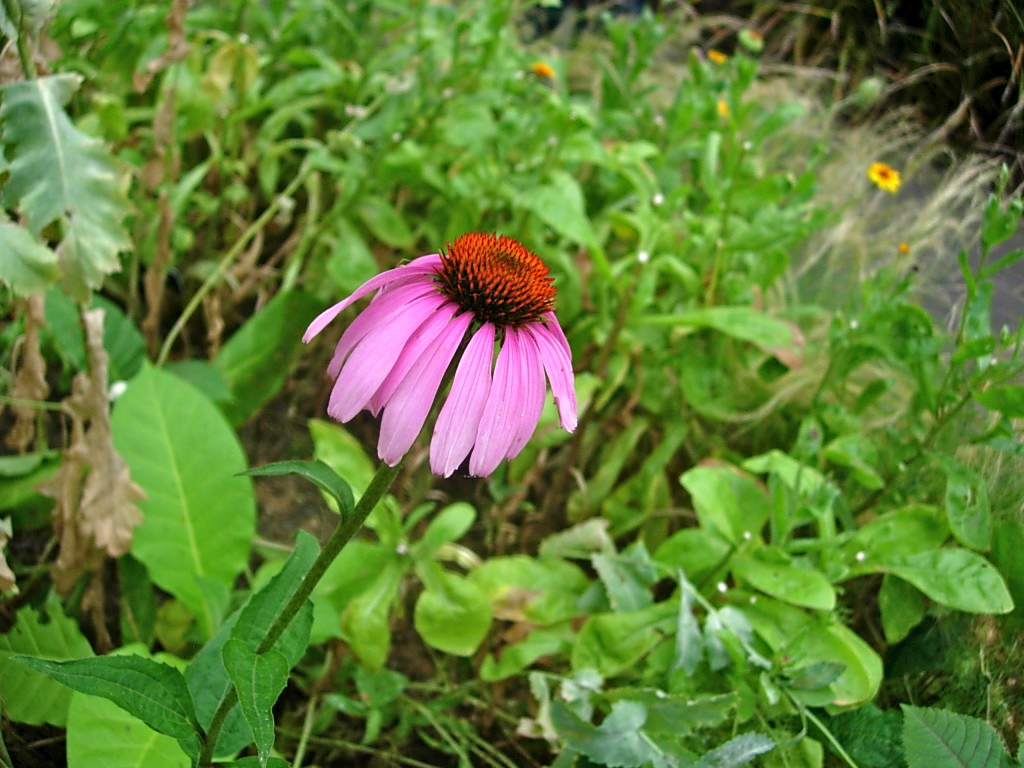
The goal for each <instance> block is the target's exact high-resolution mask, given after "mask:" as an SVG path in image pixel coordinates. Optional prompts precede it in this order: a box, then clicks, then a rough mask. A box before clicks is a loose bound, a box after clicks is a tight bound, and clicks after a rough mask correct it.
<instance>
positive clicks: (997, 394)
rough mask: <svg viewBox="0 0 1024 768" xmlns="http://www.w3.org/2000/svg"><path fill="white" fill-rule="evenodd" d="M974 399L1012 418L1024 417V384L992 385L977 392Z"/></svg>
mask: <svg viewBox="0 0 1024 768" xmlns="http://www.w3.org/2000/svg"><path fill="white" fill-rule="evenodd" d="M974 399H975V400H977V401H978V402H979V403H981V404H982V405H984V406H985V407H986V408H991V409H992V410H993V411H999V412H1000V413H1001V414H1003V415H1004V416H1007V417H1009V418H1011V419H1020V418H1024V386H1022V385H1019V384H1014V385H1009V386H1004V387H992V388H990V389H986V390H984V391H982V392H978V393H976V394H975V395H974Z"/></svg>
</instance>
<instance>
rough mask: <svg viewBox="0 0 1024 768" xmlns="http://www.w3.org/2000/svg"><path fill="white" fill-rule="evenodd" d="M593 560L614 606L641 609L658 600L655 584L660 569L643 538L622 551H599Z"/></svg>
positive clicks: (626, 609) (609, 599)
mask: <svg viewBox="0 0 1024 768" xmlns="http://www.w3.org/2000/svg"><path fill="white" fill-rule="evenodd" d="M590 561H591V563H592V564H593V566H594V570H595V571H597V575H598V576H599V577H600V579H601V584H603V585H604V588H605V591H606V592H607V593H608V602H609V603H611V606H612V609H613V610H616V611H638V610H640V609H641V608H646V607H647V606H648V605H650V604H651V603H652V602H653V601H654V598H653V596H652V595H651V586H652V585H653V584H654V582H655V581H657V580H658V571H657V569H656V568H655V566H654V562H653V561H652V560H651V556H650V555H649V554H648V553H647V548H646V547H645V546H644V544H643V542H642V541H638V542H636V543H635V544H631V545H630V546H629V547H628V548H626V549H625V550H624V551H623V552H621V553H619V554H614V555H613V554H604V553H601V552H598V553H596V554H594V555H592V556H591V558H590Z"/></svg>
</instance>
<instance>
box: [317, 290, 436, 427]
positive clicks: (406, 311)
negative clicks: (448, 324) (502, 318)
mask: <svg viewBox="0 0 1024 768" xmlns="http://www.w3.org/2000/svg"><path fill="white" fill-rule="evenodd" d="M435 299H438V300H440V297H435V296H434V295H430V296H425V297H421V298H420V299H419V300H418V301H413V302H411V303H408V304H403V305H400V306H399V308H398V311H395V312H392V313H390V314H388V315H387V316H386V317H385V319H386V321H387V322H380V323H378V324H377V325H376V326H375V327H373V328H371V329H370V330H369V332H367V333H366V334H365V335H364V336H363V338H362V340H361V341H360V342H359V344H358V345H357V346H356V348H355V349H354V350H353V351H352V353H351V354H350V355H349V356H348V359H347V360H345V364H344V367H342V368H341V370H340V371H339V372H338V374H337V377H338V378H337V381H335V383H334V389H332V390H331V399H330V402H329V404H328V406H327V413H328V414H330V416H331V417H333V418H335V419H337V420H338V421H340V422H342V423H345V422H346V421H348V420H349V419H351V418H352V417H353V416H355V415H356V414H357V413H359V411H361V410H363V408H366V407H367V406H368V405H369V400H370V397H371V396H372V395H373V393H374V392H376V391H377V389H378V388H379V387H380V384H381V382H382V381H384V379H385V378H386V377H387V375H388V374H389V373H390V372H391V369H392V368H393V367H394V365H395V361H396V360H397V359H398V357H399V355H400V354H401V352H402V350H403V349H404V348H405V345H406V343H407V342H408V341H409V337H410V336H412V335H413V334H414V333H415V332H416V331H417V330H418V329H419V328H420V326H422V325H423V323H424V321H425V320H426V319H427V318H428V317H430V315H431V313H432V312H433V310H434V309H436V303H437V302H435ZM369 311H370V310H369V308H367V309H366V310H364V312H363V315H365V314H367V313H368V312H369ZM360 317H362V315H360ZM338 360H340V357H336V358H335V359H334V361H332V363H331V364H332V365H334V363H335V362H337V361H338Z"/></svg>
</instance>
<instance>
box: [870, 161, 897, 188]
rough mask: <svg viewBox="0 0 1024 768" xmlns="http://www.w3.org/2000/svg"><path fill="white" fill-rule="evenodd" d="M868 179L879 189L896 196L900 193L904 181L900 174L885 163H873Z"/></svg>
mask: <svg viewBox="0 0 1024 768" xmlns="http://www.w3.org/2000/svg"><path fill="white" fill-rule="evenodd" d="M868 178H869V179H871V181H873V182H874V183H875V186H877V187H878V188H879V189H884V190H885V191H886V192H891V193H892V194H894V195H895V194H896V193H897V192H899V189H900V185H901V184H902V183H903V180H902V179H900V172H899V171H897V170H896V169H895V168H893V167H892V166H891V165H886V164H885V163H872V164H871V165H870V167H869V168H868Z"/></svg>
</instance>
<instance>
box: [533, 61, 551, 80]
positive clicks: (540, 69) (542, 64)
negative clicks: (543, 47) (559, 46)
mask: <svg viewBox="0 0 1024 768" xmlns="http://www.w3.org/2000/svg"><path fill="white" fill-rule="evenodd" d="M530 71H531V72H533V74H535V75H536V76H537V77H543V78H546V79H548V80H550V79H552V78H553V77H554V76H555V70H554V68H553V67H552V66H551V65H550V64H548V63H547V62H546V61H535V62H533V64H531V65H530Z"/></svg>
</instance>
